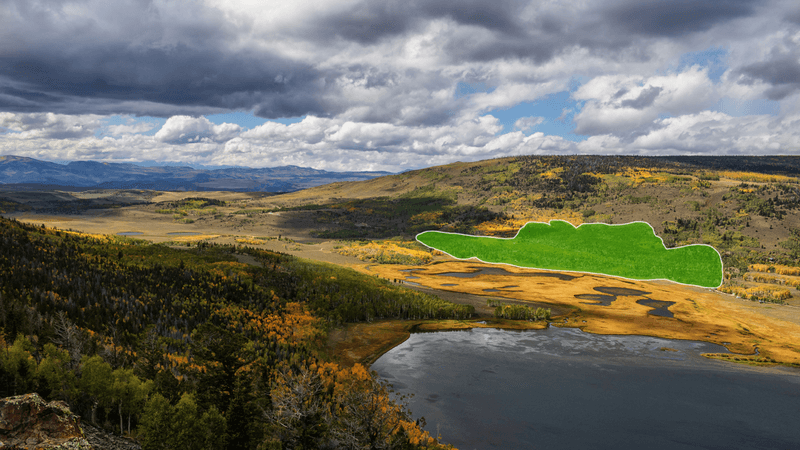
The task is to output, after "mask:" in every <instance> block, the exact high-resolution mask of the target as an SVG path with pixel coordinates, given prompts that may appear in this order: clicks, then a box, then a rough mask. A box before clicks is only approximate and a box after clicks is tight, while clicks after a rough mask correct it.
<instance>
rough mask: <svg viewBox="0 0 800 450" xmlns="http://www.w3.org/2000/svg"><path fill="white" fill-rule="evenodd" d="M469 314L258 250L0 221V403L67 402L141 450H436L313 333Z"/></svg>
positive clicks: (377, 387)
mask: <svg viewBox="0 0 800 450" xmlns="http://www.w3.org/2000/svg"><path fill="white" fill-rule="evenodd" d="M244 254H247V255H248V256H247V258H255V259H256V260H258V261H260V262H261V263H262V264H261V266H256V265H248V264H244V263H241V262H239V261H238V259H237V256H238V257H240V258H241V257H242V256H241V255H244ZM472 312H473V311H472V308H471V307H469V306H464V305H455V304H452V303H449V302H444V301H442V300H439V299H438V298H436V297H432V296H428V295H425V294H422V293H418V292H414V291H410V290H406V289H403V288H400V287H397V286H393V285H391V284H390V283H387V282H385V281H383V280H379V279H377V278H374V277H367V276H363V275H359V274H357V273H355V272H353V271H350V270H347V269H341V268H336V267H335V266H329V265H322V264H319V263H313V262H309V261H303V260H298V259H296V258H294V257H291V256H289V255H284V254H279V253H272V252H268V251H264V250H256V249H251V248H242V247H239V248H235V247H223V246H207V245H200V246H198V247H196V248H192V249H188V250H176V249H172V248H169V247H166V246H163V245H151V244H146V243H143V242H142V241H137V240H133V239H128V238H121V237H112V236H87V235H80V234H78V233H73V232H65V231H59V230H54V229H47V228H44V227H37V226H32V225H23V224H20V223H18V222H14V221H9V220H6V219H0V331H2V336H0V346H2V350H3V351H2V352H1V353H0V396H9V395H16V394H21V393H26V392H32V391H36V392H38V393H39V394H41V395H42V396H43V397H46V398H47V399H61V400H65V401H67V402H68V403H69V405H70V406H71V407H72V409H73V411H78V412H80V413H81V414H82V415H83V417H84V420H89V421H91V422H93V423H97V424H100V425H105V426H106V427H108V428H110V427H114V428H115V429H117V431H119V432H120V433H130V434H132V435H134V436H136V437H137V438H138V439H139V441H140V442H141V443H142V445H143V448H145V449H161V448H164V449H167V448H170V449H180V448H186V449H189V448H192V449H198V448H209V449H211V448H229V449H254V448H328V447H330V448H417V447H429V446H434V447H435V446H437V445H438V444H436V443H435V441H434V440H433V439H431V438H430V436H428V435H427V434H426V433H424V432H422V431H421V429H420V426H419V424H418V423H416V422H414V421H413V420H412V418H411V415H410V413H409V412H408V411H407V410H406V409H405V408H404V407H403V405H402V404H397V403H395V402H393V401H392V400H391V398H390V394H389V389H388V387H387V386H386V385H385V384H384V383H382V382H380V381H378V380H377V379H376V378H375V377H374V376H373V375H372V374H370V373H369V372H368V371H367V370H366V369H365V368H364V367H362V366H360V365H356V366H354V367H352V368H343V367H339V366H338V365H337V364H335V363H332V362H329V361H328V359H327V356H326V355H325V354H324V351H323V350H322V348H323V347H322V344H323V338H324V336H325V335H326V333H327V331H328V330H329V329H330V328H331V327H333V326H336V325H338V324H341V323H344V322H357V321H371V320H374V319H381V318H417V319H421V318H464V317H469V316H471V314H472Z"/></svg>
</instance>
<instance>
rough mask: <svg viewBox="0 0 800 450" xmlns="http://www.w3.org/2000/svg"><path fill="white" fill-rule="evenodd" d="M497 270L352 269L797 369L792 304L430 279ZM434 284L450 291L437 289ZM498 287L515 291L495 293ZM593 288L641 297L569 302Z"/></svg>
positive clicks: (666, 287)
mask: <svg viewBox="0 0 800 450" xmlns="http://www.w3.org/2000/svg"><path fill="white" fill-rule="evenodd" d="M497 267H498V265H492V264H484V263H480V262H472V261H450V262H440V263H436V264H434V265H429V266H423V267H420V266H401V265H370V266H360V267H359V268H358V270H361V271H363V272H364V273H370V274H374V275H377V276H380V277H382V278H387V279H391V280H394V279H398V280H404V279H406V276H407V275H409V273H411V272H403V271H404V270H409V269H413V270H414V271H413V276H414V277H418V278H414V279H413V280H409V281H412V282H413V283H416V284H419V285H422V286H426V287H429V288H435V289H445V290H448V291H453V292H461V293H468V294H476V295H487V293H486V292H485V291H484V290H485V289H497V290H499V292H493V293H491V294H488V295H489V296H491V297H493V298H501V299H516V300H522V301H526V302H536V303H537V305H539V304H542V303H544V304H550V305H553V306H556V307H561V308H564V307H567V308H569V309H571V312H568V313H567V314H565V315H564V316H561V317H557V318H556V320H555V321H554V324H555V325H558V326H571V327H579V328H581V329H583V330H584V331H588V332H592V333H600V334H637V335H648V336H657V337H663V338H669V339H686V340H698V341H706V342H711V343H715V344H719V345H724V346H725V347H727V348H728V350H730V351H731V352H734V353H736V354H737V355H732V356H731V358H739V359H740V360H747V361H751V362H770V361H771V360H775V361H778V362H782V363H789V364H800V311H798V309H799V308H797V307H795V306H786V305H782V306H777V305H776V306H772V305H764V304H759V303H756V302H752V301H750V300H744V299H737V298H736V297H734V296H731V295H726V294H723V293H719V292H717V291H714V290H709V289H703V288H698V287H693V286H684V285H679V284H676V283H672V282H668V281H633V280H625V279H620V278H614V277H606V276H600V275H594V274H580V273H568V274H569V275H572V276H575V278H573V279H571V280H560V279H558V278H555V277H550V276H537V274H539V275H541V274H542V273H545V274H552V272H543V271H536V270H530V269H522V268H517V267H513V266H501V267H503V269H505V270H506V271H507V272H508V275H497V274H493V275H478V276H475V277H473V278H463V277H456V276H441V275H437V274H441V273H448V272H462V273H468V272H473V271H475V270H476V268H477V269H479V268H497ZM565 274H566V273H565ZM442 284H457V286H447V287H443V286H442ZM505 286H516V287H513V288H507V289H502V288H503V287H505ZM595 287H611V288H624V289H635V290H639V291H645V292H649V294H642V295H625V296H622V295H620V296H617V298H616V300H614V301H613V302H612V303H611V304H610V305H608V306H602V305H594V304H591V303H592V302H591V301H588V300H585V299H580V298H577V297H576V295H581V294H598V293H599V292H598V291H596V290H595V289H594V288H595ZM644 298H647V299H651V300H661V301H670V302H675V304H674V305H671V306H670V307H669V310H670V311H671V312H672V313H673V314H674V318H668V317H659V316H654V315H650V314H648V313H647V312H648V311H649V310H650V309H651V308H650V307H648V306H644V305H641V304H638V303H636V300H641V299H644ZM756 349H758V353H757V354H756Z"/></svg>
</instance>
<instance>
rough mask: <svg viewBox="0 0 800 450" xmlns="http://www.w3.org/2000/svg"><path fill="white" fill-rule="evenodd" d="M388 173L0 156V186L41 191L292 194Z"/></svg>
mask: <svg viewBox="0 0 800 450" xmlns="http://www.w3.org/2000/svg"><path fill="white" fill-rule="evenodd" d="M384 175H391V172H377V171H376V172H370V171H360V172H330V171H326V170H319V169H313V168H309V167H299V166H294V165H289V166H280V167H265V168H250V167H235V168H222V169H195V168H192V167H188V166H138V165H135V164H131V163H109V162H99V161H92V160H89V161H70V162H68V163H66V164H59V163H55V162H50V161H42V160H38V159H34V158H29V157H25V156H16V155H0V187H3V188H6V189H15V188H17V189H23V190H30V189H31V188H32V187H33V186H39V187H41V188H45V189H54V188H66V189H69V190H88V189H152V190H178V191H179V190H187V191H262V192H292V191H297V190H301V189H306V188H310V187H314V186H320V185H324V184H329V183H334V182H340V181H362V180H369V179H372V178H376V177H379V176H384Z"/></svg>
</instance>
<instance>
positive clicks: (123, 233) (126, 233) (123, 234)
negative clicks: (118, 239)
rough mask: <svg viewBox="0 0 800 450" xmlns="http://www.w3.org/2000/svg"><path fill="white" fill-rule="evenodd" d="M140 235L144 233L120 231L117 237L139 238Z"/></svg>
mask: <svg viewBox="0 0 800 450" xmlns="http://www.w3.org/2000/svg"><path fill="white" fill-rule="evenodd" d="M142 234H144V233H142V232H141V231H120V232H119V233H117V236H141V235H142Z"/></svg>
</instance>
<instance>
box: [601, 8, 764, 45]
mask: <svg viewBox="0 0 800 450" xmlns="http://www.w3.org/2000/svg"><path fill="white" fill-rule="evenodd" d="M755 4H756V2H753V1H751V0H715V1H696V0H631V1H625V2H622V3H620V4H617V5H615V6H611V7H609V8H608V9H606V10H605V11H603V13H602V17H603V21H604V22H605V23H606V24H608V26H609V28H610V29H621V30H626V31H629V32H633V33H637V34H641V35H646V36H680V35H684V34H687V33H693V32H698V31H706V30H709V29H711V28H712V27H714V26H715V25H718V24H720V23H724V22H728V21H730V20H732V19H736V18H739V17H744V16H749V15H751V14H753V13H754V9H755Z"/></svg>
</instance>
